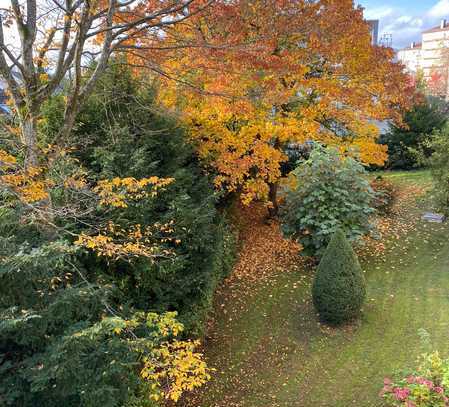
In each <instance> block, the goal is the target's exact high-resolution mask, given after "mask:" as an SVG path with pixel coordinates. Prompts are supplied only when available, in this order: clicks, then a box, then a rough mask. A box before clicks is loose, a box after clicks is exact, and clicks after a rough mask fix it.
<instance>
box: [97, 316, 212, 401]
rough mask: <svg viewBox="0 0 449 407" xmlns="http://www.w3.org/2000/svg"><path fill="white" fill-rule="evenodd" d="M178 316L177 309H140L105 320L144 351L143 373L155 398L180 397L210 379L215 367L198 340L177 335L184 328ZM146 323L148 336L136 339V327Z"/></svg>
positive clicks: (122, 336)
mask: <svg viewBox="0 0 449 407" xmlns="http://www.w3.org/2000/svg"><path fill="white" fill-rule="evenodd" d="M176 316H177V313H176V312H166V313H164V314H156V313H148V314H144V313H142V312H139V313H136V314H135V315H134V316H133V317H132V318H131V319H128V320H124V319H122V318H118V317H110V318H105V319H104V320H103V326H106V327H107V329H108V331H109V332H111V333H112V334H113V335H116V336H119V337H120V338H123V339H126V338H128V339H129V340H130V343H131V344H132V348H133V350H134V351H136V352H137V353H139V354H140V355H141V358H140V360H141V368H140V377H141V378H142V379H143V380H144V381H145V382H146V383H148V385H149V386H148V391H149V394H148V397H149V398H151V399H152V400H155V401H159V400H163V399H167V400H172V401H175V402H176V401H178V400H179V399H180V397H181V396H182V394H183V393H184V392H185V391H192V390H194V389H195V388H198V387H201V386H202V385H204V384H205V383H206V382H207V381H209V380H210V379H211V373H212V372H213V371H214V369H212V368H209V367H208V366H207V364H206V362H205V361H204V359H203V355H202V354H201V353H199V352H197V349H198V347H199V346H200V342H199V341H197V340H195V341H192V340H180V339H176V337H177V336H178V335H179V334H180V333H182V332H183V330H184V326H183V325H182V324H181V323H180V322H179V321H178V320H177V319H176ZM143 326H145V328H146V329H147V330H148V332H146V336H145V338H139V339H138V340H136V339H137V338H136V336H135V333H134V331H135V330H136V328H142V327H143Z"/></svg>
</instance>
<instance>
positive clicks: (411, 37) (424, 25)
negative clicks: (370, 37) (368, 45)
mask: <svg viewBox="0 0 449 407" xmlns="http://www.w3.org/2000/svg"><path fill="white" fill-rule="evenodd" d="M360 1H362V2H363V3H365V1H363V0H360ZM384 1H385V3H386V4H385V5H384V6H378V7H373V8H367V9H365V12H364V14H365V18H367V19H378V20H380V29H379V35H380V37H382V35H383V34H392V35H393V46H394V47H395V48H402V47H405V46H407V45H409V44H410V43H411V42H412V41H415V42H419V41H421V32H422V31H424V30H426V29H428V28H432V27H436V26H438V25H439V24H440V20H441V19H442V18H447V19H448V20H449V0H434V1H433V3H434V5H433V6H432V7H429V9H428V10H427V11H424V12H422V13H420V14H418V13H416V14H415V13H412V12H410V9H409V10H407V9H406V8H403V7H395V6H391V5H390V4H388V3H389V2H387V0H384ZM410 1H411V2H412V1H413V0H410Z"/></svg>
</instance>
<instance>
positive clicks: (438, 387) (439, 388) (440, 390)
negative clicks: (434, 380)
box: [433, 386, 444, 394]
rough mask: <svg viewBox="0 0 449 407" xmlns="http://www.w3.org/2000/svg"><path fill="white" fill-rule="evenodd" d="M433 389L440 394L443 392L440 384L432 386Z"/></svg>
mask: <svg viewBox="0 0 449 407" xmlns="http://www.w3.org/2000/svg"><path fill="white" fill-rule="evenodd" d="M433 390H434V391H435V393H439V394H442V393H443V392H444V389H443V388H442V387H440V386H436V387H434V389H433Z"/></svg>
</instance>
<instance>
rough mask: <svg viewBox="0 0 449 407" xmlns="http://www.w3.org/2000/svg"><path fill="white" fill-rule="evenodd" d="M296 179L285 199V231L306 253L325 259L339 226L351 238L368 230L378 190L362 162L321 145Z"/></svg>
mask: <svg viewBox="0 0 449 407" xmlns="http://www.w3.org/2000/svg"><path fill="white" fill-rule="evenodd" d="M292 176H293V181H294V184H295V186H294V187H292V188H290V189H289V190H288V191H287V194H286V196H285V203H284V205H283V207H282V210H281V221H282V229H283V232H284V233H285V234H286V235H287V236H289V237H292V238H294V239H297V240H298V241H299V242H300V243H301V244H302V245H303V247H304V250H303V252H302V253H303V254H305V255H321V254H322V252H323V250H324V249H325V248H326V245H327V244H328V242H329V239H330V237H331V236H332V235H333V234H334V232H335V231H336V230H337V229H338V228H339V227H342V228H344V230H345V231H346V233H347V236H348V237H349V239H350V240H357V239H358V238H359V237H360V236H362V235H364V234H366V233H368V232H369V230H370V229H371V224H370V221H369V215H370V214H371V213H373V212H374V209H373V208H372V203H373V200H374V192H373V190H372V188H371V186H370V184H369V182H368V181H367V179H366V178H367V177H366V173H365V169H364V167H363V166H362V165H361V164H360V163H359V162H357V161H356V160H354V159H353V158H350V157H343V156H342V155H340V154H339V153H338V151H337V150H335V149H325V148H323V147H320V146H317V147H316V148H314V150H313V151H312V153H311V155H310V158H309V159H308V160H307V161H304V162H303V163H302V164H300V165H299V166H298V168H297V169H296V170H295V171H293V173H292Z"/></svg>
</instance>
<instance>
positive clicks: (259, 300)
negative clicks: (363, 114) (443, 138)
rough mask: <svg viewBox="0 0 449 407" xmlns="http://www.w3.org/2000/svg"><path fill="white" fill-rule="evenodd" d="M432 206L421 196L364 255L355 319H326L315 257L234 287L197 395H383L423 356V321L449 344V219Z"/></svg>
mask: <svg viewBox="0 0 449 407" xmlns="http://www.w3.org/2000/svg"><path fill="white" fill-rule="evenodd" d="M386 176H387V177H388V178H391V179H393V180H395V182H398V184H400V185H401V187H402V188H405V187H406V186H407V185H408V186H410V185H414V184H416V185H422V184H426V183H428V182H429V175H428V174H427V173H425V172H413V173H389V174H386ZM412 195H413V193H412ZM425 209H426V202H425V201H423V200H420V201H419V203H416V201H415V199H414V198H412V199H411V200H410V202H409V203H408V204H407V206H406V210H405V211H403V212H402V215H401V216H402V218H403V219H401V222H403V223H404V225H408V226H407V227H404V229H405V231H403V232H402V233H399V234H398V232H397V231H396V232H395V233H392V234H391V236H389V238H388V239H387V240H386V241H385V242H384V243H385V244H386V246H387V249H386V250H385V252H384V254H383V255H380V256H369V258H368V257H366V256H364V258H362V259H361V261H362V267H363V269H364V271H365V273H366V279H367V285H368V296H367V302H366V305H365V307H364V313H363V319H362V320H361V321H360V322H359V323H358V324H356V325H355V326H351V327H346V328H342V329H329V328H326V327H324V326H321V325H320V324H319V323H318V322H317V318H316V315H315V312H314V310H313V306H312V304H311V298H310V284H311V277H312V274H313V270H312V268H311V267H306V266H298V267H297V268H293V269H289V270H278V271H276V272H274V273H273V276H272V278H271V279H269V280H263V281H261V282H260V283H252V286H251V288H250V289H248V287H247V286H245V287H244V288H243V287H239V286H238V284H237V285H236V284H234V285H232V286H231V287H225V288H224V289H223V292H222V294H221V297H219V298H218V300H217V304H216V309H217V311H216V315H215V324H214V325H213V328H212V329H211V330H210V338H209V339H208V340H207V346H206V356H207V358H208V362H209V364H210V365H211V366H214V367H216V368H217V372H216V373H215V375H214V376H215V377H214V379H213V381H212V382H211V383H210V384H209V385H208V386H207V387H206V388H205V389H203V390H202V392H201V395H199V396H198V398H197V399H195V400H189V401H188V403H187V405H188V406H203V407H212V406H217V407H218V406H227V407H232V406H247V407H253V406H254V407H258V406H267V407H268V406H286V407H290V406H291V407H295V406H306V407H309V406H335V407H337V406H342V407H343V406H352V405H354V406H363V407H364V406H380V405H382V404H381V402H380V399H379V397H378V393H379V389H380V388H381V386H382V382H383V378H384V377H385V376H386V375H388V374H390V373H391V372H392V371H394V370H395V369H399V368H402V367H405V366H410V365H413V364H414V361H415V357H416V356H417V355H418V354H419V353H420V352H421V348H420V340H419V336H418V330H419V329H420V328H424V329H426V330H427V331H428V332H429V333H430V334H431V337H432V340H433V342H434V347H435V348H438V349H440V350H441V351H443V353H444V351H446V349H447V347H448V340H447V339H448V334H449V239H448V236H449V227H448V226H447V225H438V224H426V223H423V222H422V221H421V220H420V218H419V217H420V214H421V213H422V211H423V210H425ZM415 221H416V225H414V226H413V227H410V225H411V224H412V223H413V222H415ZM400 229H401V228H399V230H400Z"/></svg>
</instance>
